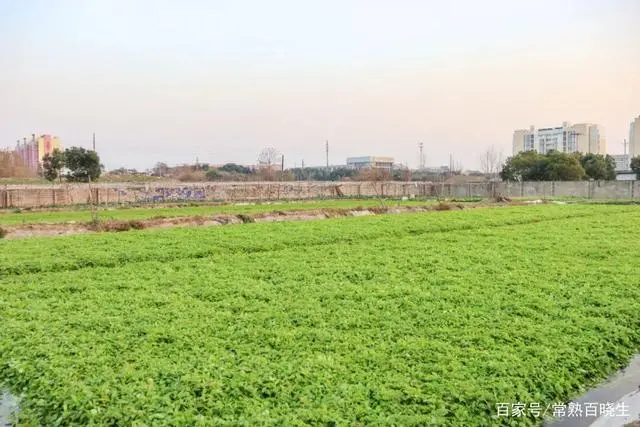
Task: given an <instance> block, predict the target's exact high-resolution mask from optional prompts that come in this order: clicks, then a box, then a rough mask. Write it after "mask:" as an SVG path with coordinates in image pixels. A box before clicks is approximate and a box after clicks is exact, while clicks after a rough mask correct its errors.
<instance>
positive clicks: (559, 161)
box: [544, 150, 586, 181]
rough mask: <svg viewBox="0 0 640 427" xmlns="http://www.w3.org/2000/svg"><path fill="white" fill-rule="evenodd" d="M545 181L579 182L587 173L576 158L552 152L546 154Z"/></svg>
mask: <svg viewBox="0 0 640 427" xmlns="http://www.w3.org/2000/svg"><path fill="white" fill-rule="evenodd" d="M545 157H546V159H547V162H546V170H545V174H544V180H545V181H579V180H582V179H584V177H585V176H586V173H585V171H584V168H583V167H582V165H581V164H580V161H579V160H578V159H577V158H576V156H572V155H567V154H566V153H562V152H560V151H555V150H552V151H550V152H548V153H547V154H546V156H545Z"/></svg>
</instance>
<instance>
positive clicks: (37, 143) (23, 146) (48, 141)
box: [15, 133, 62, 170]
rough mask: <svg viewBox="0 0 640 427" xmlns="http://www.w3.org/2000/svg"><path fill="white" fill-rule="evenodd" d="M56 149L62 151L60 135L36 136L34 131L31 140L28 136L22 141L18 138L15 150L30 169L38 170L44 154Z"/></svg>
mask: <svg viewBox="0 0 640 427" xmlns="http://www.w3.org/2000/svg"><path fill="white" fill-rule="evenodd" d="M55 149H58V150H60V151H62V144H61V143H60V138H59V137H57V136H51V135H49V134H44V135H40V136H38V137H36V134H35V133H34V134H31V140H29V141H27V138H23V140H22V142H21V141H20V140H18V143H17V144H16V150H15V151H16V153H17V154H18V156H19V157H20V159H21V160H22V162H23V163H24V165H25V166H27V167H28V168H29V169H33V170H37V169H38V168H39V167H40V165H41V163H42V159H43V158H44V156H45V155H46V154H51V153H53V150H55Z"/></svg>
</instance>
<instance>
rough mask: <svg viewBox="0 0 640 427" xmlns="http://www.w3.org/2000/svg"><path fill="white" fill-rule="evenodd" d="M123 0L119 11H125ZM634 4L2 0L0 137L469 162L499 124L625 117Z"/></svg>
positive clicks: (188, 151) (8, 141) (501, 132)
mask: <svg viewBox="0 0 640 427" xmlns="http://www.w3.org/2000/svg"><path fill="white" fill-rule="evenodd" d="M130 3H132V4H130ZM639 18H640V1H637V0H613V1H604V0H602V1H596V0H584V1H577V0H576V1H551V0H539V1H506V0H505V1H498V0H493V1H485V2H482V4H478V3H477V2H475V1H458V2H439V1H438V2H436V1H419V0H415V1H409V0H405V1H402V0H399V1H396V2H393V5H392V3H391V2H389V1H373V0H370V1H364V0H352V1H349V0H343V1H336V0H325V1H323V2H313V3H311V2H309V4H302V2H296V1H293V0H287V1H277V0H275V1H273V2H268V4H267V2H258V1H249V0H245V1H242V0H238V1H234V2H223V1H210V2H205V1H188V0H186V1H181V2H174V1H153V2H152V1H146V0H144V1H143V0H140V1H137V2H127V1H122V0H114V1H97V0H96V1H89V0H87V1H81V0H75V1H74V0H67V1H64V0H51V1H46V0H33V1H29V2H18V1H13V2H11V1H0V66H1V67H2V72H1V73H0V117H2V120H0V147H9V148H12V147H13V146H14V145H15V141H16V139H18V138H22V137H28V136H29V135H31V133H33V132H36V133H39V134H40V133H51V134H54V135H57V136H60V138H61V141H62V143H63V144H64V146H72V145H80V146H85V147H90V145H91V135H92V133H93V132H95V133H96V140H97V151H98V152H99V154H100V156H101V158H102V161H103V163H104V164H105V165H106V166H107V167H108V168H109V169H113V168H117V167H121V166H124V167H130V168H133V167H135V168H138V169H144V168H150V167H152V166H153V164H154V163H156V162H158V161H164V162H166V163H169V164H180V163H185V162H189V163H190V162H194V161H195V159H196V157H197V158H199V160H200V162H207V163H211V164H220V163H226V162H237V163H244V164H252V163H255V161H256V159H257V157H258V153H259V152H260V150H261V149H262V148H264V147H275V148H276V149H278V150H279V151H280V152H282V153H283V154H284V155H285V164H286V166H287V167H293V166H296V165H297V166H300V164H301V162H302V160H304V162H305V164H306V165H309V166H312V165H322V164H324V163H325V159H324V142H325V140H328V141H329V144H330V159H329V160H330V163H331V164H342V163H344V162H345V158H346V157H348V156H360V155H381V156H392V157H394V158H395V160H396V161H397V162H399V163H405V162H406V163H408V164H409V166H412V167H415V166H417V165H418V161H419V159H418V143H419V142H423V143H424V147H425V148H424V150H425V157H426V164H427V165H429V166H437V165H442V164H448V163H449V154H450V153H451V154H453V155H454V156H455V159H456V161H458V162H460V163H461V164H462V165H463V166H464V167H465V168H467V169H478V168H479V160H478V158H479V156H480V153H481V152H482V151H484V150H485V149H486V148H487V147H488V146H489V145H492V144H494V145H496V146H498V147H501V148H502V149H503V150H504V153H505V155H510V154H511V139H512V133H513V131H514V130H515V129H521V128H528V127H529V126H530V125H536V126H538V127H545V126H552V125H560V124H561V123H562V122H563V121H570V122H572V123H581V122H592V123H597V124H599V125H601V126H603V127H604V129H605V135H606V139H607V145H608V148H607V151H608V152H609V153H610V154H616V153H622V152H623V146H622V142H623V140H624V139H625V138H627V137H628V132H629V123H630V122H631V121H632V119H633V118H634V117H637V116H638V115H639V114H640V77H639V76H640V55H639V53H640V21H639Z"/></svg>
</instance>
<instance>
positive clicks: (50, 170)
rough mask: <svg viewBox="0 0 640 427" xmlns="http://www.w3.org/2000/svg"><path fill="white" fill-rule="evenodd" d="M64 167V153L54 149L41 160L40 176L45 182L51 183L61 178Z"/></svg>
mask: <svg viewBox="0 0 640 427" xmlns="http://www.w3.org/2000/svg"><path fill="white" fill-rule="evenodd" d="M64 166H65V159H64V153H63V152H61V151H60V150H58V149H57V148H54V150H53V151H52V152H51V153H47V154H45V155H44V157H43V158H42V171H43V172H42V175H43V176H44V178H45V179H46V180H47V181H50V182H53V181H55V180H56V179H60V178H61V177H62V175H61V173H62V169H63V168H64Z"/></svg>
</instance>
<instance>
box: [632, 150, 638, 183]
mask: <svg viewBox="0 0 640 427" xmlns="http://www.w3.org/2000/svg"><path fill="white" fill-rule="evenodd" d="M631 170H632V171H633V173H635V174H636V179H640V156H636V157H634V158H633V159H631Z"/></svg>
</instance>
